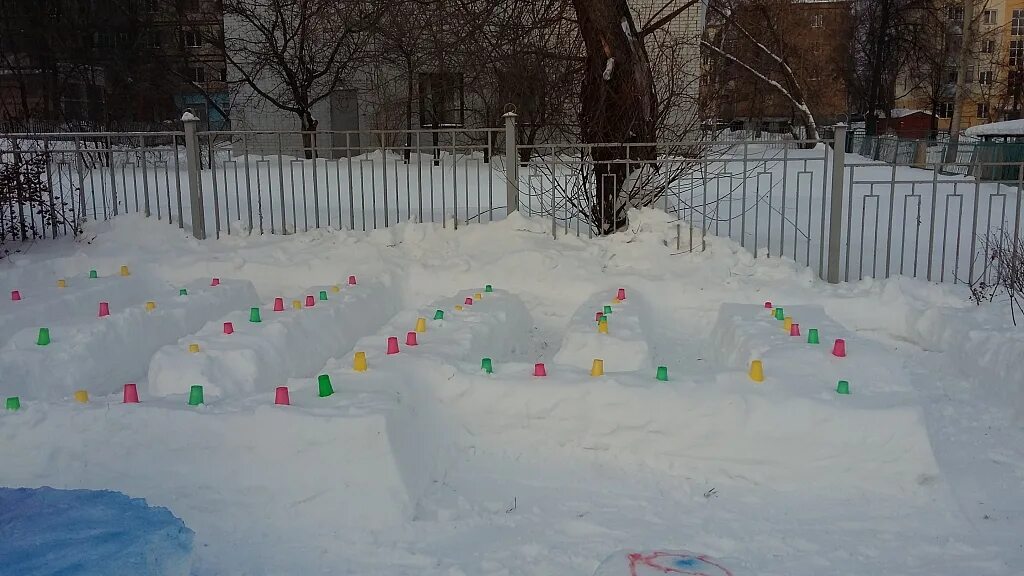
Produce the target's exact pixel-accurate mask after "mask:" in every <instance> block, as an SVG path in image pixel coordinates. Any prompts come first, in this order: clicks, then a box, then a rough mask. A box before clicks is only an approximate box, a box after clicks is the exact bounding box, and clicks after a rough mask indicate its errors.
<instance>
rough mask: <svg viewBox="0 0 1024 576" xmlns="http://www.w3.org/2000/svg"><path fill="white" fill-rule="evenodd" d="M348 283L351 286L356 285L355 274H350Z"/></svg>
mask: <svg viewBox="0 0 1024 576" xmlns="http://www.w3.org/2000/svg"><path fill="white" fill-rule="evenodd" d="M348 285H349V286H355V285H356V277H355V276H349V277H348Z"/></svg>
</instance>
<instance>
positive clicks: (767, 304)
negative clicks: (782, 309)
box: [764, 301, 774, 310]
mask: <svg viewBox="0 0 1024 576" xmlns="http://www.w3.org/2000/svg"><path fill="white" fill-rule="evenodd" d="M764 307H765V309H766V310H771V309H772V308H774V306H772V303H771V302H770V301H769V302H765V303H764Z"/></svg>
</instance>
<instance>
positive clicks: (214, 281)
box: [210, 278, 220, 286]
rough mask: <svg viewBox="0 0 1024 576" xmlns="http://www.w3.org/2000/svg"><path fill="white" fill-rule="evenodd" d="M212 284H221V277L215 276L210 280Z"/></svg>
mask: <svg viewBox="0 0 1024 576" xmlns="http://www.w3.org/2000/svg"><path fill="white" fill-rule="evenodd" d="M210 286H220V278H214V279H213V280H210Z"/></svg>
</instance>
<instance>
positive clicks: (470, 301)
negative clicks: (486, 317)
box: [466, 298, 473, 306]
mask: <svg viewBox="0 0 1024 576" xmlns="http://www.w3.org/2000/svg"><path fill="white" fill-rule="evenodd" d="M472 305H473V299H472V298H466V306H472Z"/></svg>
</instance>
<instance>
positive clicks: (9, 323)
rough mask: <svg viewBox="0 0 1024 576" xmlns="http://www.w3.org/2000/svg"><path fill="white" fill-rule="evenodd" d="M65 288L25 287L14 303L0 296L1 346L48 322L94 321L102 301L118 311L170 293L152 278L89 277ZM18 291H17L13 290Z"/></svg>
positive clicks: (50, 285) (50, 284)
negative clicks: (16, 336)
mask: <svg viewBox="0 0 1024 576" xmlns="http://www.w3.org/2000/svg"><path fill="white" fill-rule="evenodd" d="M66 280H67V287H66V288H57V285H56V280H55V279H48V281H47V283H46V284H37V285H31V286H30V285H26V286H25V287H24V288H21V289H20V290H19V292H20V294H21V300H20V301H16V302H15V301H12V300H11V299H10V294H9V293H8V294H6V295H0V296H2V297H0V318H3V325H2V329H0V346H2V345H4V344H6V343H7V341H8V340H9V339H10V338H11V337H13V336H14V335H15V333H17V332H18V331H19V330H23V329H26V328H33V329H36V330H38V329H39V327H40V326H45V325H47V324H46V323H45V322H53V321H54V320H56V322H53V323H54V324H67V323H71V322H77V321H80V320H86V319H88V318H94V317H95V316H96V311H97V308H98V306H99V303H100V302H109V303H110V306H111V307H112V308H113V309H115V310H119V309H122V308H127V307H128V306H131V305H133V304H138V303H139V302H142V301H144V300H147V299H152V298H155V297H156V295H157V294H162V293H166V292H167V291H168V290H169V287H167V286H166V285H165V284H164V283H162V282H158V281H155V280H153V279H152V278H151V277H150V276H140V275H136V274H132V275H131V276H126V277H121V276H112V277H104V278H93V279H90V278H88V276H77V277H74V278H67V279H66ZM14 289H17V288H14ZM44 319H45V320H44Z"/></svg>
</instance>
